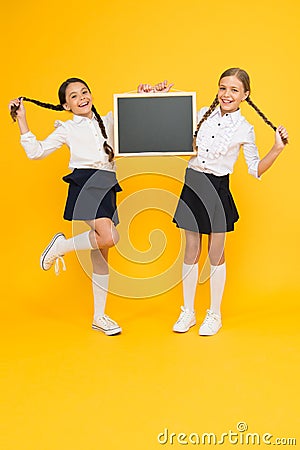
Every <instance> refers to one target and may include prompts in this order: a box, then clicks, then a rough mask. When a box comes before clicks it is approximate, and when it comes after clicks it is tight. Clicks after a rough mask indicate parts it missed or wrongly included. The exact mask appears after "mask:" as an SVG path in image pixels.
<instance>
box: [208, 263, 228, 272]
mask: <svg viewBox="0 0 300 450" xmlns="http://www.w3.org/2000/svg"><path fill="white" fill-rule="evenodd" d="M225 268H226V261H224V262H223V264H220V265H219V266H213V265H212V264H211V265H210V271H211V272H215V271H216V270H223V269H225Z"/></svg>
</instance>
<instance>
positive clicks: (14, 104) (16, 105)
mask: <svg viewBox="0 0 300 450" xmlns="http://www.w3.org/2000/svg"><path fill="white" fill-rule="evenodd" d="M18 101H19V103H17V100H13V101H12V102H11V103H10V105H9V107H10V115H11V117H12V119H13V121H14V122H15V121H16V119H17V116H18V112H17V111H18V110H19V108H20V107H21V105H22V101H26V102H31V103H34V104H35V105H38V106H41V107H42V108H47V109H53V110H54V111H63V110H64V107H63V106H62V105H52V104H51V103H43V102H40V101H39V100H34V99H32V98H27V97H19V98H18Z"/></svg>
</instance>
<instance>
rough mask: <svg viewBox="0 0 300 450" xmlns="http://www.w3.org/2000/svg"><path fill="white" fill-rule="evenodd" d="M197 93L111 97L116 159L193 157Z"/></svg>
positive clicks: (120, 95) (118, 95) (119, 95)
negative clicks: (126, 157) (163, 156)
mask: <svg viewBox="0 0 300 450" xmlns="http://www.w3.org/2000/svg"><path fill="white" fill-rule="evenodd" d="M196 120H197V119H196V93H195V92H172V93H170V92H169V93H162V94H160V93H158V94H153V93H148V94H137V93H135V94H115V95H114V149H115V153H116V155H123V156H137V155H144V156H150V155H159V154H161V155H165V154H167V155H192V154H195V152H194V151H193V146H192V140H193V133H194V131H195V128H196V125H197V124H196Z"/></svg>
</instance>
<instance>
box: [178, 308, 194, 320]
mask: <svg viewBox="0 0 300 450" xmlns="http://www.w3.org/2000/svg"><path fill="white" fill-rule="evenodd" d="M181 310H182V313H180V316H179V317H178V320H177V323H178V324H179V323H181V322H186V321H187V320H190V319H191V318H192V317H193V313H192V312H191V311H187V310H186V309H183V307H181Z"/></svg>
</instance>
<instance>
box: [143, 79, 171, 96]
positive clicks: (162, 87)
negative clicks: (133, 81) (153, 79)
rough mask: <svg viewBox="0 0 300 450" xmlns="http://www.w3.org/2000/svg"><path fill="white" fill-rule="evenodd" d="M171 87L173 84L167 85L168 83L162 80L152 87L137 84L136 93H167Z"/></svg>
mask: <svg viewBox="0 0 300 450" xmlns="http://www.w3.org/2000/svg"><path fill="white" fill-rule="evenodd" d="M173 86H174V83H170V84H168V81H167V80H164V81H163V82H162V83H157V84H155V85H154V86H152V85H151V84H139V85H138V88H137V91H138V93H139V94H142V93H147V92H154V93H155V92H169V91H170V89H171V88H172V87H173Z"/></svg>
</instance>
